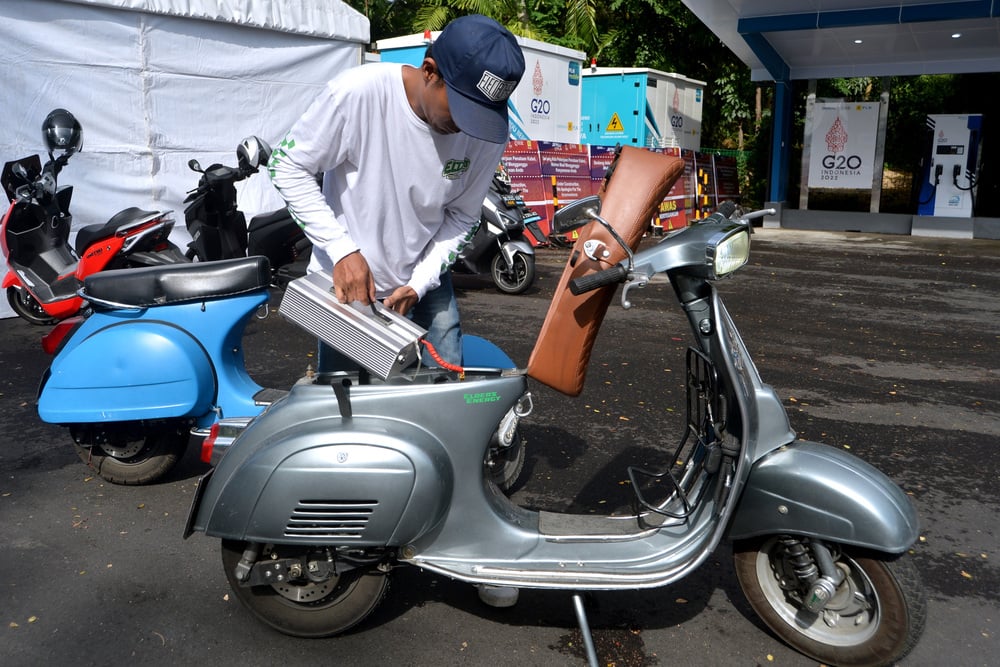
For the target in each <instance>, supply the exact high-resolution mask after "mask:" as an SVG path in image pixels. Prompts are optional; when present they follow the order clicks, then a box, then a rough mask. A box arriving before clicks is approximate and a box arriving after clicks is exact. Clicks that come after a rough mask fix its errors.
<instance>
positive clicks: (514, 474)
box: [484, 429, 527, 496]
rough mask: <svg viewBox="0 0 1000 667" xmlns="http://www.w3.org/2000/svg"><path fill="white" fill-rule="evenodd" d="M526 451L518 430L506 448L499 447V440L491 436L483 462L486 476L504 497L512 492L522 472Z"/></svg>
mask: <svg viewBox="0 0 1000 667" xmlns="http://www.w3.org/2000/svg"><path fill="white" fill-rule="evenodd" d="M526 450H527V447H525V444H524V438H523V437H521V431H520V429H517V430H515V431H514V438H513V440H512V442H511V444H510V445H509V446H507V447H504V446H502V445H500V443H499V438H497V436H495V435H494V436H493V441H492V442H491V443H490V448H489V449H488V450H487V452H486V461H485V462H484V463H485V466H486V474H487V476H488V477H489V480H490V481H491V482H493V484H495V485H496V487H497V488H498V489H500V492H501V493H503V494H504V495H505V496H509V495H510V494H511V493H512V492H513V491H514V485H515V484H516V483H517V480H518V478H519V477H520V476H521V471H522V470H524V460H525V455H526Z"/></svg>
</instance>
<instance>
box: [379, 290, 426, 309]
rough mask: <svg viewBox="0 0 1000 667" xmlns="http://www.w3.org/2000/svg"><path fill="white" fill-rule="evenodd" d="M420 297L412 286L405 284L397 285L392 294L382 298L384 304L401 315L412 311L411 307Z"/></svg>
mask: <svg viewBox="0 0 1000 667" xmlns="http://www.w3.org/2000/svg"><path fill="white" fill-rule="evenodd" d="M417 301H419V299H418V298H417V293H416V292H414V291H413V288H412V287H409V286H407V285H403V286H402V287H397V288H396V289H395V290H393V292H392V294H390V295H389V296H387V297H386V298H385V299H383V300H382V304H383V305H384V306H385V307H386V308H390V309H392V310H394V311H396V312H397V313H399V314H400V315H406V314H407V313H408V312H410V308H413V306H415V305H416V303H417Z"/></svg>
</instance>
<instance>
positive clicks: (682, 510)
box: [628, 348, 726, 528]
mask: <svg viewBox="0 0 1000 667" xmlns="http://www.w3.org/2000/svg"><path fill="white" fill-rule="evenodd" d="M686 385H687V423H686V425H685V430H684V436H683V437H682V438H681V441H680V444H678V445H677V448H676V449H675V450H674V453H673V456H672V457H671V459H670V460H671V462H672V463H671V466H670V467H669V468H667V469H666V470H664V471H661V472H652V471H649V470H643V469H641V468H637V467H635V466H629V467H628V476H629V481H630V482H631V484H632V490H633V492H634V493H635V499H634V500H635V505H636V506H635V508H634V509H635V514H636V516H637V517H638V520H639V524H640V525H641V526H643V527H647V528H658V527H663V526H665V525H668V524H669V525H675V524H678V523H683V522H684V521H686V520H687V518H688V517H689V516H690V515H691V513H692V512H693V511H694V508H695V507H696V506H697V505H698V503H699V500H700V499H701V497H702V495H703V494H704V493H705V492H707V490H708V489H709V487H710V486H711V484H710V481H711V479H706V475H707V476H708V477H711V478H714V476H715V473H717V472H718V471H719V470H720V468H721V463H722V456H723V454H724V446H723V440H724V438H723V433H722V431H723V430H724V428H725V423H726V421H725V420H726V405H725V398H724V397H723V396H721V395H720V394H719V391H718V375H717V373H716V371H715V366H714V365H713V364H712V362H711V361H710V360H709V359H708V357H706V356H705V355H704V354H702V353H701V352H699V351H698V350H695V349H694V348H688V351H687V372H686ZM689 442H690V444H689ZM677 473H679V474H680V478H678V476H677ZM641 479H649V480H653V482H654V483H655V482H659V481H660V480H666V482H667V488H668V490H669V494H668V495H667V497H666V499H664V500H663V501H662V502H658V503H653V502H651V501H650V500H648V499H647V498H646V496H645V495H644V494H643V491H642V488H641V486H640V483H639V482H640V481H641Z"/></svg>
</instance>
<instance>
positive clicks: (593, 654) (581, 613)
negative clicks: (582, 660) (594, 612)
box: [573, 593, 598, 667]
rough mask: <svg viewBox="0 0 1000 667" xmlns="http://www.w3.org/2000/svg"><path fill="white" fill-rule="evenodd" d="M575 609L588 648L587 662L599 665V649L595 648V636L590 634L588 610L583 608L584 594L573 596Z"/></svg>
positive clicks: (594, 665) (585, 645) (592, 665)
mask: <svg viewBox="0 0 1000 667" xmlns="http://www.w3.org/2000/svg"><path fill="white" fill-rule="evenodd" d="M573 609H574V610H575V611H576V622H577V623H578V624H579V625H580V635H581V636H582V637H583V645H584V647H585V648H586V649H587V664H589V665H590V667H598V666H597V650H596V649H595V648H594V638H593V637H592V636H591V634H590V623H588V622H587V612H586V610H585V609H584V608H583V596H582V595H580V594H579V593H577V594H575V595H574V596H573Z"/></svg>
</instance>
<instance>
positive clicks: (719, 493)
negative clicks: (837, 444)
mask: <svg viewBox="0 0 1000 667" xmlns="http://www.w3.org/2000/svg"><path fill="white" fill-rule="evenodd" d="M638 153H647V154H649V153H648V152H646V151H640V150H639V149H628V148H626V149H623V150H622V152H621V155H620V156H619V162H620V164H619V165H618V166H617V173H615V174H614V175H609V178H608V181H607V182H606V184H605V190H604V191H603V192H602V195H601V196H600V197H593V198H588V199H584V200H580V201H578V202H575V203H573V204H570V205H568V206H566V207H565V208H563V209H562V210H561V211H560V212H559V214H558V215H557V224H558V225H560V229H561V230H562V231H567V230H568V229H570V228H573V227H576V226H579V225H581V224H582V223H586V224H587V226H586V227H584V228H583V229H582V230H581V234H580V239H579V240H578V241H577V243H576V245H575V246H574V249H573V252H572V254H571V257H570V259H569V262H568V265H567V268H566V272H564V275H563V280H562V281H561V282H560V285H559V287H558V288H557V294H556V298H555V301H554V302H553V309H554V310H550V312H549V317H548V318H547V320H546V324H545V326H543V329H542V333H541V334H540V337H539V344H542V339H543V338H545V337H546V336H549V337H550V338H551V336H552V335H558V336H563V337H565V339H566V340H567V341H569V344H568V345H561V346H560V345H556V346H552V349H566V348H577V347H580V348H584V349H586V348H587V347H588V346H589V345H590V344H591V343H592V342H593V338H592V335H588V334H585V335H584V337H583V338H582V339H579V332H578V331H574V330H573V327H574V326H577V325H578V324H579V323H580V321H581V320H583V319H586V318H583V317H582V315H583V314H585V313H588V312H592V319H593V320H596V321H597V323H598V324H599V323H600V320H601V318H602V317H603V315H604V311H603V309H602V307H601V304H599V303H598V304H597V307H593V305H594V299H597V298H598V296H597V295H604V297H602V298H606V299H607V300H608V301H610V298H611V294H612V293H613V292H614V290H615V289H616V288H615V287H614V285H616V284H618V283H621V282H624V283H625V287H624V289H623V290H622V296H621V300H622V305H623V306H624V307H626V308H627V307H629V305H630V303H629V301H628V296H629V292H630V290H631V289H633V288H636V287H641V286H643V285H645V284H646V283H647V282H648V281H649V280H650V279H651V278H652V277H653V276H654V275H656V274H664V275H666V276H667V278H669V280H670V282H671V284H672V285H673V288H674V291H675V294H676V296H677V298H678V300H679V301H680V305H681V308H682V309H683V311H684V313H685V314H686V316H687V319H688V321H689V323H690V326H691V330H692V332H693V334H694V340H695V343H694V344H693V345H692V347H691V348H690V349H689V350H688V353H687V392H688V415H687V426H686V432H685V433H683V434H679V437H678V440H679V445H677V447H676V450H675V451H674V452H673V456H672V458H671V459H670V460H671V461H676V464H675V465H674V466H673V467H672V468H671V469H665V470H657V471H646V470H641V469H637V468H630V469H629V470H628V475H629V478H630V481H631V484H632V487H633V489H634V491H635V503H634V511H633V512H631V513H629V514H620V515H613V516H596V515H592V514H586V515H580V514H559V513H553V512H547V511H533V510H528V509H525V508H522V507H519V506H516V505H515V504H513V502H512V501H511V500H510V499H509V498H507V497H506V496H505V495H504V494H503V493H501V492H500V491H499V490H498V489H497V488H496V486H495V485H493V484H491V483H490V481H489V473H488V470H487V469H486V468H485V466H484V461H485V460H486V459H488V458H489V457H488V455H487V454H488V450H489V448H490V446H491V445H490V443H491V440H495V437H494V435H495V433H496V432H497V430H498V424H501V425H502V424H504V423H507V424H510V423H511V422H512V421H513V422H515V423H516V420H517V419H518V418H522V417H524V416H525V415H526V414H527V413H528V412H530V407H531V406H530V394H529V393H528V378H529V377H532V378H533V379H538V378H536V374H534V373H533V372H532V365H533V364H532V362H529V365H528V369H518V368H496V369H494V368H476V369H468V368H466V369H462V370H442V369H428V368H413V367H409V368H406V369H401V370H397V371H393V372H388V373H384V374H383V375H384V377H382V378H374V379H373V378H368V379H367V380H365V379H363V378H362V379H361V381H359V378H358V377H340V376H335V377H322V378H319V377H317V378H314V379H312V380H309V381H301V382H300V383H298V384H297V385H296V386H294V387H293V388H292V390H291V391H290V392H289V394H288V395H287V397H285V398H283V399H281V400H279V401H277V402H275V403H274V404H272V405H271V406H270V407H269V408H268V409H267V410H266V412H265V413H264V414H262V415H261V416H260V417H258V418H256V419H255V420H253V421H252V422H251V423H250V425H249V426H248V427H247V428H246V430H244V431H242V433H240V434H239V435H238V436H237V437H236V438H235V440H233V441H227V442H226V443H220V446H221V445H222V444H227V445H228V447H227V448H226V449H227V451H226V452H225V454H224V456H222V457H221V459H220V460H219V462H218V465H217V466H216V467H215V468H214V469H213V470H212V471H211V472H209V473H208V474H207V475H206V476H205V477H204V478H203V479H202V481H201V483H200V485H199V492H198V495H197V497H196V499H195V501H194V503H193V506H192V509H191V514H190V517H189V520H188V526H187V528H186V532H185V536H189V535H190V534H191V533H192V532H193V531H201V532H204V533H205V534H206V535H209V536H212V537H217V538H221V540H222V560H223V565H224V567H225V571H226V576H227V577H228V579H229V582H230V584H231V586H232V589H233V591H234V593H235V594H236V596H237V597H238V598H239V599H240V600H241V601H242V602H243V603H244V604H245V605H246V607H248V608H249V610H250V611H251V612H252V613H253V614H254V615H255V616H256V617H257V618H258V619H260V620H261V621H262V622H264V623H266V624H268V625H270V626H271V627H273V628H276V629H277V630H279V631H281V632H283V633H286V634H290V635H295V636H301V637H321V636H329V635H333V634H337V633H340V632H343V631H345V630H347V629H348V628H350V627H352V626H354V625H355V624H357V623H358V622H360V621H361V620H362V619H364V618H365V617H366V616H367V615H368V614H369V613H370V612H371V611H372V610H373V609H374V608H375V607H376V605H377V604H378V603H379V602H380V600H381V599H382V597H383V594H384V592H385V590H386V587H387V583H388V578H389V576H391V571H392V569H393V568H395V567H398V566H402V565H416V566H418V567H420V568H423V569H427V570H431V571H434V572H437V573H440V574H443V575H446V576H448V577H451V578H453V579H457V580H461V581H466V582H469V583H472V584H476V585H478V586H480V587H481V588H493V589H495V590H508V591H509V590H513V589H517V588H541V589H559V590H565V591H570V592H573V593H574V594H575V595H574V603H575V607H576V613H577V618H578V620H579V622H580V624H581V630H582V632H583V636H584V639H585V644H586V648H587V651H588V657H589V658H590V661H591V663H592V664H596V654H595V652H594V647H593V642H592V641H590V639H589V638H590V634H589V629H588V627H587V622H586V614H585V611H584V607H583V604H582V600H581V597H580V595H579V592H580V591H588V590H633V589H640V588H654V587H660V586H666V585H668V584H670V583H672V582H675V581H677V580H678V579H680V578H682V577H684V576H685V575H687V574H688V573H690V572H692V571H693V570H694V569H695V568H697V567H698V566H699V565H701V564H702V563H703V562H704V561H705V559H706V558H707V557H708V556H709V555H710V554H712V553H713V552H714V551H715V549H716V548H717V547H718V545H719V544H720V542H721V541H722V540H723V539H729V540H732V543H733V546H734V558H735V567H736V574H737V577H738V579H739V583H740V585H741V587H742V589H743V590H744V592H745V594H746V595H747V598H748V600H749V602H750V604H751V606H752V607H753V609H754V610H755V611H756V612H757V613H758V614H759V615H760V617H761V618H762V619H763V620H764V622H765V623H766V624H767V625H768V626H769V627H770V628H771V629H772V630H773V631H774V632H775V634H777V635H778V636H779V637H780V638H781V639H782V640H784V641H786V642H787V643H788V644H790V645H791V646H792V647H793V648H795V649H796V650H798V651H801V652H802V653H804V654H806V655H808V656H810V657H812V658H814V659H816V660H819V661H821V662H823V663H826V664H830V665H854V666H858V665H888V664H892V663H894V662H895V661H897V660H898V659H900V658H901V657H902V656H903V655H905V654H906V653H908V652H909V651H910V650H911V649H912V648H913V647H914V646H915V644H916V643H917V640H918V638H919V636H920V633H921V631H922V629H923V624H924V618H925V604H926V603H925V597H924V592H923V588H922V585H921V583H920V580H919V577H918V576H917V573H916V570H915V567H914V565H913V563H912V561H911V558H910V556H909V555H908V554H907V550H908V549H909V547H910V546H911V545H912V544H913V543H914V541H915V540H916V538H917V516H916V512H915V510H914V508H913V506H912V504H911V503H910V501H909V499H908V498H907V497H906V495H905V494H904V493H903V492H902V491H901V490H900V489H899V488H898V487H897V486H896V485H895V484H894V483H893V482H892V481H891V480H889V479H888V478H887V477H886V476H885V475H883V474H882V473H881V472H879V471H878V470H876V469H875V468H873V467H872V466H870V465H868V464H866V463H864V462H863V461H861V460H859V459H857V458H855V457H853V456H852V455H850V454H847V453H845V452H843V451H841V450H839V449H835V448H832V447H829V446H825V445H822V444H818V443H814V442H806V441H801V440H797V439H796V437H795V434H794V432H793V431H792V429H791V427H790V425H789V422H788V419H787V416H786V413H785V410H784V408H783V406H782V404H781V402H780V400H779V398H778V397H777V395H776V394H775V392H774V391H773V390H772V389H771V387H769V386H768V385H766V384H764V383H763V382H762V380H761V378H760V376H759V375H758V372H757V369H756V367H755V366H754V363H753V361H752V360H751V358H750V354H749V353H748V351H747V348H746V347H745V345H744V343H743V340H742V339H741V337H740V335H739V333H738V331H737V329H736V326H735V324H734V323H733V321H732V319H731V318H730V315H729V314H728V312H727V310H726V308H725V307H724V306H723V304H722V301H721V298H720V296H719V294H718V293H717V291H716V289H715V287H714V285H713V281H715V280H717V279H720V278H724V277H726V276H728V275H730V274H732V273H733V272H734V271H736V270H737V269H739V268H740V267H741V266H743V265H744V264H745V263H746V261H747V259H748V256H749V247H750V238H751V232H752V225H751V220H752V219H753V218H756V217H759V216H762V215H764V214H766V213H768V212H769V211H760V212H757V213H753V214H750V215H744V216H742V217H738V218H737V219H729V218H728V217H727V215H726V214H725V211H722V212H717V213H716V214H714V215H712V216H710V217H709V218H707V219H705V220H703V221H700V222H697V223H694V224H692V225H691V226H689V227H687V228H684V229H681V230H679V231H677V232H674V233H672V234H670V235H668V236H667V237H665V238H664V239H663V240H662V241H660V242H659V243H658V244H656V245H655V246H653V247H650V248H648V249H645V250H642V251H641V252H636V253H634V254H633V247H631V246H633V245H636V244H637V242H638V237H637V236H635V235H634V234H632V235H631V236H632V238H631V239H625V238H623V236H625V235H624V234H622V233H620V231H621V229H622V225H621V224H619V223H620V222H621V220H620V219H618V217H619V216H621V215H624V216H626V217H629V218H630V219H633V220H631V222H634V223H635V224H637V225H641V226H645V224H646V223H648V220H649V219H650V215H649V213H650V212H651V211H653V210H654V209H655V206H656V204H658V203H659V201H660V200H662V198H663V196H664V194H665V190H663V188H662V187H661V186H663V185H664V183H662V182H661V183H659V184H657V185H656V187H652V188H649V187H646V185H647V184H645V183H643V182H641V180H642V178H645V176H644V175H643V174H646V173H648V172H650V169H651V168H650V165H649V164H645V163H644V164H643V165H642V166H641V168H639V169H633V170H631V171H630V172H629V174H632V175H634V176H635V177H634V178H633V176H626V175H624V174H622V172H623V166H624V167H625V170H626V171H628V165H629V163H630V161H632V160H633V159H639V160H646V158H645V157H643V158H639V157H637V155H638ZM658 157H663V156H658ZM669 159H673V158H669ZM652 166H653V167H655V168H657V169H659V168H660V163H658V162H655V163H654V164H653V165H652ZM675 167H676V165H673V164H671V165H670V166H669V168H670V169H671V170H673V169H674V168H675ZM666 180H667V181H669V184H666V187H667V189H669V185H670V184H672V183H673V180H676V175H673V176H671V178H668V179H666ZM633 188H634V190H635V192H636V195H635V197H634V199H639V200H642V205H640V206H637V207H632V208H630V207H629V206H628V205H626V206H620V205H619V204H618V203H617V202H620V201H621V200H622V193H623V192H628V191H631V190H632V189H633ZM602 202H603V211H602ZM612 204H613V206H612ZM729 210H731V209H729ZM634 226H635V225H633V227H634ZM640 236H641V235H640ZM616 257H621V258H622V259H621V260H617V259H616ZM581 267H582V268H581ZM291 292H292V293H294V290H291ZM562 292H565V293H566V295H567V296H566V298H565V299H563V298H561V297H562V296H563V294H562ZM282 308H284V304H283V305H282ZM588 308H590V309H591V310H589V311H588ZM362 310H363V309H362ZM560 310H561V311H562V312H559V311H560ZM554 311H555V312H554ZM359 312H362V311H361V310H359ZM286 315H287V313H286ZM379 316H380V317H383V316H382V315H381V314H380V315H379ZM567 323H569V324H567ZM584 324H587V323H584ZM387 326H388V325H387ZM392 326H395V325H392ZM390 328H391V327H390ZM554 332H555V333H554ZM590 334H593V332H592V331H591V332H590ZM578 340H582V342H580V343H579V344H577V342H574V341H578ZM340 342H341V344H344V345H345V347H350V343H344V342H343V341H340ZM556 342H560V341H556ZM563 342H565V341H563ZM550 345H551V341H550ZM376 347H377V345H376ZM538 349H539V348H538V346H536V351H537V350H538ZM359 354H360V353H359ZM588 354H589V353H588ZM587 356H588V355H587V354H584V355H583V357H582V361H583V362H584V363H585V361H586V357H587ZM576 361H580V359H577V360H576ZM560 364H561V365H560V366H559V368H558V369H557V372H560V369H563V370H564V369H565V368H567V367H569V366H572V365H573V364H572V363H568V362H567V361H566V360H562V361H560ZM571 370H572V369H571ZM537 376H538V377H539V378H541V380H540V381H542V382H544V383H546V384H550V383H553V386H554V385H555V384H558V382H557V381H553V380H551V379H550V378H549V377H548V376H547V375H546V372H545V371H544V370H541V371H539V372H538V373H537ZM564 393H569V394H573V393H574V389H573V388H572V387H570V388H569V389H566V390H564ZM505 420H506V422H505Z"/></svg>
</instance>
